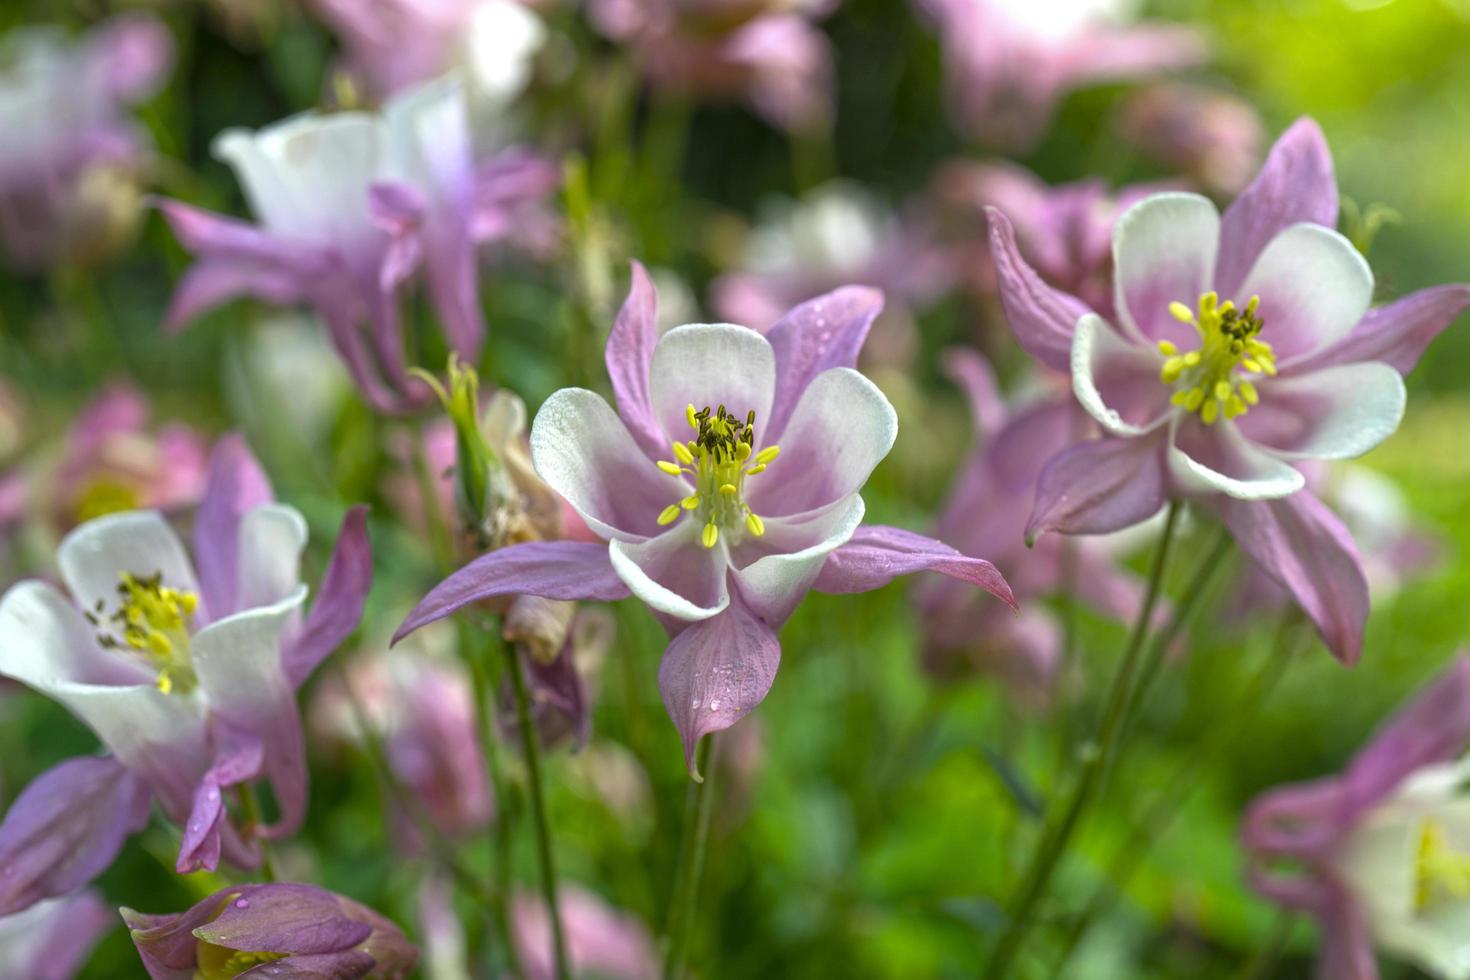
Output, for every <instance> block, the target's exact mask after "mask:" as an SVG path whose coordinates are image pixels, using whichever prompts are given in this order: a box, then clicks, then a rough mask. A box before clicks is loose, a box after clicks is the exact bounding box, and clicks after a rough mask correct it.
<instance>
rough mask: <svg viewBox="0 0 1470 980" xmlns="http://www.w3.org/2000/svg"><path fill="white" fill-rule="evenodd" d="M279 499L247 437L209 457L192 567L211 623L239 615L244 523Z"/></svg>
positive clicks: (228, 440)
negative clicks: (257, 509) (252, 513)
mask: <svg viewBox="0 0 1470 980" xmlns="http://www.w3.org/2000/svg"><path fill="white" fill-rule="evenodd" d="M275 499H276V495H275V491H274V490H273V489H272V488H271V482H270V478H269V477H268V476H266V475H265V470H263V469H262V468H261V465H260V461H259V460H257V459H256V458H255V455H254V454H253V453H252V452H251V451H250V446H249V445H248V444H247V443H246V442H245V439H244V437H243V436H241V435H240V434H239V433H229V434H227V435H225V436H222V437H221V438H220V440H219V441H218V442H217V443H215V446H214V450H213V452H211V453H210V456H209V473H208V475H207V476H206V477H205V484H204V498H203V499H202V500H201V501H200V503H199V512H198V514H197V516H196V517H195V518H194V562H195V566H196V570H197V571H198V573H199V587H200V589H201V590H202V591H203V593H204V608H205V609H206V610H207V611H208V613H209V615H210V616H211V617H212V618H214V619H220V618H223V617H225V616H228V615H230V614H231V613H233V612H237V611H238V610H237V605H238V601H237V596H238V595H239V574H240V556H239V549H240V521H241V520H242V519H243V518H244V517H245V514H246V512H248V511H250V510H252V509H254V508H255V507H258V506H259V505H261V504H268V503H272V502H274V501H275Z"/></svg>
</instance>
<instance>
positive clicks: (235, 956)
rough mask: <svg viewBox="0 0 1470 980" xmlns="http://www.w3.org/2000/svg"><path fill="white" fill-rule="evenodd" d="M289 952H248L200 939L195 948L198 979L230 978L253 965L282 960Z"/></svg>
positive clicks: (216, 979) (219, 979) (220, 979)
mask: <svg viewBox="0 0 1470 980" xmlns="http://www.w3.org/2000/svg"><path fill="white" fill-rule="evenodd" d="M289 955H291V954H289V953H267V952H250V951H247V950H235V949H230V948H229V947H227V946H216V945H215V944H214V943H207V942H205V941H203V940H202V939H201V940H199V941H198V944H197V946H196V949H195V960H196V962H197V964H198V974H197V976H199V977H200V980H232V978H234V977H238V976H239V975H240V974H242V973H244V972H245V971H246V970H248V969H250V968H251V967H253V966H259V965H260V964H262V963H274V962H275V961H276V960H283V959H285V958H286V957H287V956H289Z"/></svg>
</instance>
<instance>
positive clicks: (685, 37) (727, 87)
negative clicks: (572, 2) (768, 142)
mask: <svg viewBox="0 0 1470 980" xmlns="http://www.w3.org/2000/svg"><path fill="white" fill-rule="evenodd" d="M833 6H835V4H834V3H832V2H829V0H797V2H795V3H792V4H789V5H785V6H782V7H776V6H772V5H770V4H767V3H765V2H764V0H698V2H694V3H689V2H674V0H595V2H594V3H592V4H591V6H590V7H589V8H588V14H589V16H590V17H591V19H592V23H593V25H594V26H595V27H596V28H597V30H598V31H600V32H601V33H602V34H603V35H604V36H606V37H607V38H609V39H611V40H613V41H617V42H619V43H621V44H626V45H628V46H629V48H630V49H631V50H632V53H633V57H634V58H635V59H636V60H637V62H638V65H639V67H640V68H641V69H642V71H643V72H644V74H646V75H647V76H648V78H649V80H650V81H651V82H652V83H653V84H654V85H655V86H657V87H658V88H661V89H666V90H669V91H672V92H674V93H677V94H679V95H691V94H696V95H704V96H709V97H713V98H725V99H737V98H745V99H747V100H749V101H750V103H751V104H752V105H754V107H755V108H756V110H757V111H758V112H760V114H761V115H763V116H765V117H766V119H768V120H769V121H770V122H771V123H773V124H774V125H776V126H780V127H782V128H783V129H788V130H797V131H810V130H815V129H821V128H824V127H826V126H827V125H828V124H829V122H830V119H831V115H832V94H831V88H832V52H831V49H830V46H829V44H828V42H827V39H826V37H825V36H824V35H823V34H822V32H821V31H819V30H817V28H816V27H815V26H814V23H813V22H814V21H815V20H817V19H819V18H820V17H822V16H824V15H825V14H826V13H827V12H828V11H829V10H830V9H831V7H833Z"/></svg>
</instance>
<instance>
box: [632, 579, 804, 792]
mask: <svg viewBox="0 0 1470 980" xmlns="http://www.w3.org/2000/svg"><path fill="white" fill-rule="evenodd" d="M780 663H781V644H780V643H779V642H778V641H777V640H776V634H775V631H773V630H772V629H771V628H770V627H769V626H767V625H766V624H765V623H764V622H762V621H761V620H760V619H758V618H757V617H756V616H755V615H754V614H752V613H751V611H750V610H749V608H747V607H746V605H745V602H744V600H743V599H741V598H740V593H739V590H738V589H735V590H731V595H730V605H729V607H728V608H726V609H725V611H724V612H722V613H720V614H719V615H717V616H714V617H712V618H710V619H705V620H701V621H700V622H697V623H694V624H692V625H690V626H688V627H687V628H685V629H684V630H683V631H682V632H680V633H679V635H678V636H676V637H674V639H673V642H671V643H670V644H669V648H668V649H667V650H665V651H664V658H663V662H662V663H661V664H659V668H658V688H659V692H660V693H661V694H662V695H663V699H664V708H665V709H667V710H668V713H669V718H670V719H671V720H672V721H673V722H674V727H675V728H677V729H678V730H679V738H680V740H682V741H683V743H684V764H685V765H686V766H688V767H689V772H690V773H691V774H692V775H693V776H694V777H695V778H696V779H699V778H702V777H700V775H699V772H698V771H697V770H696V769H695V768H694V749H695V746H697V745H698V744H699V740H700V739H701V738H703V737H704V736H705V735H708V734H710V733H711V732H720V731H724V730H725V729H727V728H729V727H730V726H731V725H733V724H735V723H736V722H737V721H739V720H740V719H741V718H744V717H745V716H746V715H747V714H749V713H750V712H751V710H752V709H753V708H755V706H756V705H758V704H760V703H761V702H762V701H763V700H765V697H766V694H767V693H769V692H770V690H771V684H772V682H774V681H775V679H776V668H777V667H778V666H779V665H780Z"/></svg>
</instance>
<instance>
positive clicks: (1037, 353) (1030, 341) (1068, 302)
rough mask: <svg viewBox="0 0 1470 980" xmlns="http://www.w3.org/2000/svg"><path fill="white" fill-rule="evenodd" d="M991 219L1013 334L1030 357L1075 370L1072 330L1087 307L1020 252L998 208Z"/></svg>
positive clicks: (992, 246) (997, 267)
mask: <svg viewBox="0 0 1470 980" xmlns="http://www.w3.org/2000/svg"><path fill="white" fill-rule="evenodd" d="M985 213H986V215H987V216H988V217H989V218H990V257H991V261H993V262H994V263H995V274H996V278H997V280H998V284H999V286H1000V299H1001V304H1002V306H1003V307H1004V309H1005V314H1006V322H1007V323H1009V324H1010V327H1011V333H1012V334H1014V335H1015V337H1016V341H1017V342H1018V343H1019V344H1020V345H1021V347H1022V348H1023V349H1025V351H1026V353H1028V354H1030V355H1031V356H1032V357H1034V358H1036V359H1037V360H1038V361H1040V362H1041V363H1042V364H1044V365H1046V366H1047V367H1049V368H1051V369H1052V370H1053V371H1058V372H1061V373H1063V374H1065V373H1067V372H1068V371H1070V370H1071V364H1072V331H1073V330H1074V329H1075V328H1076V326H1077V321H1078V320H1080V319H1081V318H1082V317H1083V316H1084V315H1086V314H1087V313H1088V312H1090V311H1089V310H1088V307H1087V304H1086V303H1083V302H1082V301H1081V300H1080V299H1078V298H1077V297H1075V296H1072V295H1070V294H1068V293H1064V292H1062V291H1061V290H1059V289H1053V288H1052V287H1051V286H1048V285H1047V284H1046V283H1045V282H1043V281H1042V280H1041V277H1040V276H1038V275H1037V274H1036V273H1035V271H1033V270H1032V268H1031V266H1030V265H1028V264H1027V263H1026V260H1025V259H1023V258H1022V257H1021V252H1020V250H1019V249H1018V248H1016V235H1015V231H1014V230H1013V229H1012V228H1011V223H1010V221H1009V220H1008V219H1007V218H1006V216H1005V215H1004V214H1002V213H1001V212H1000V211H999V210H997V209H996V208H986V209H985Z"/></svg>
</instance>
